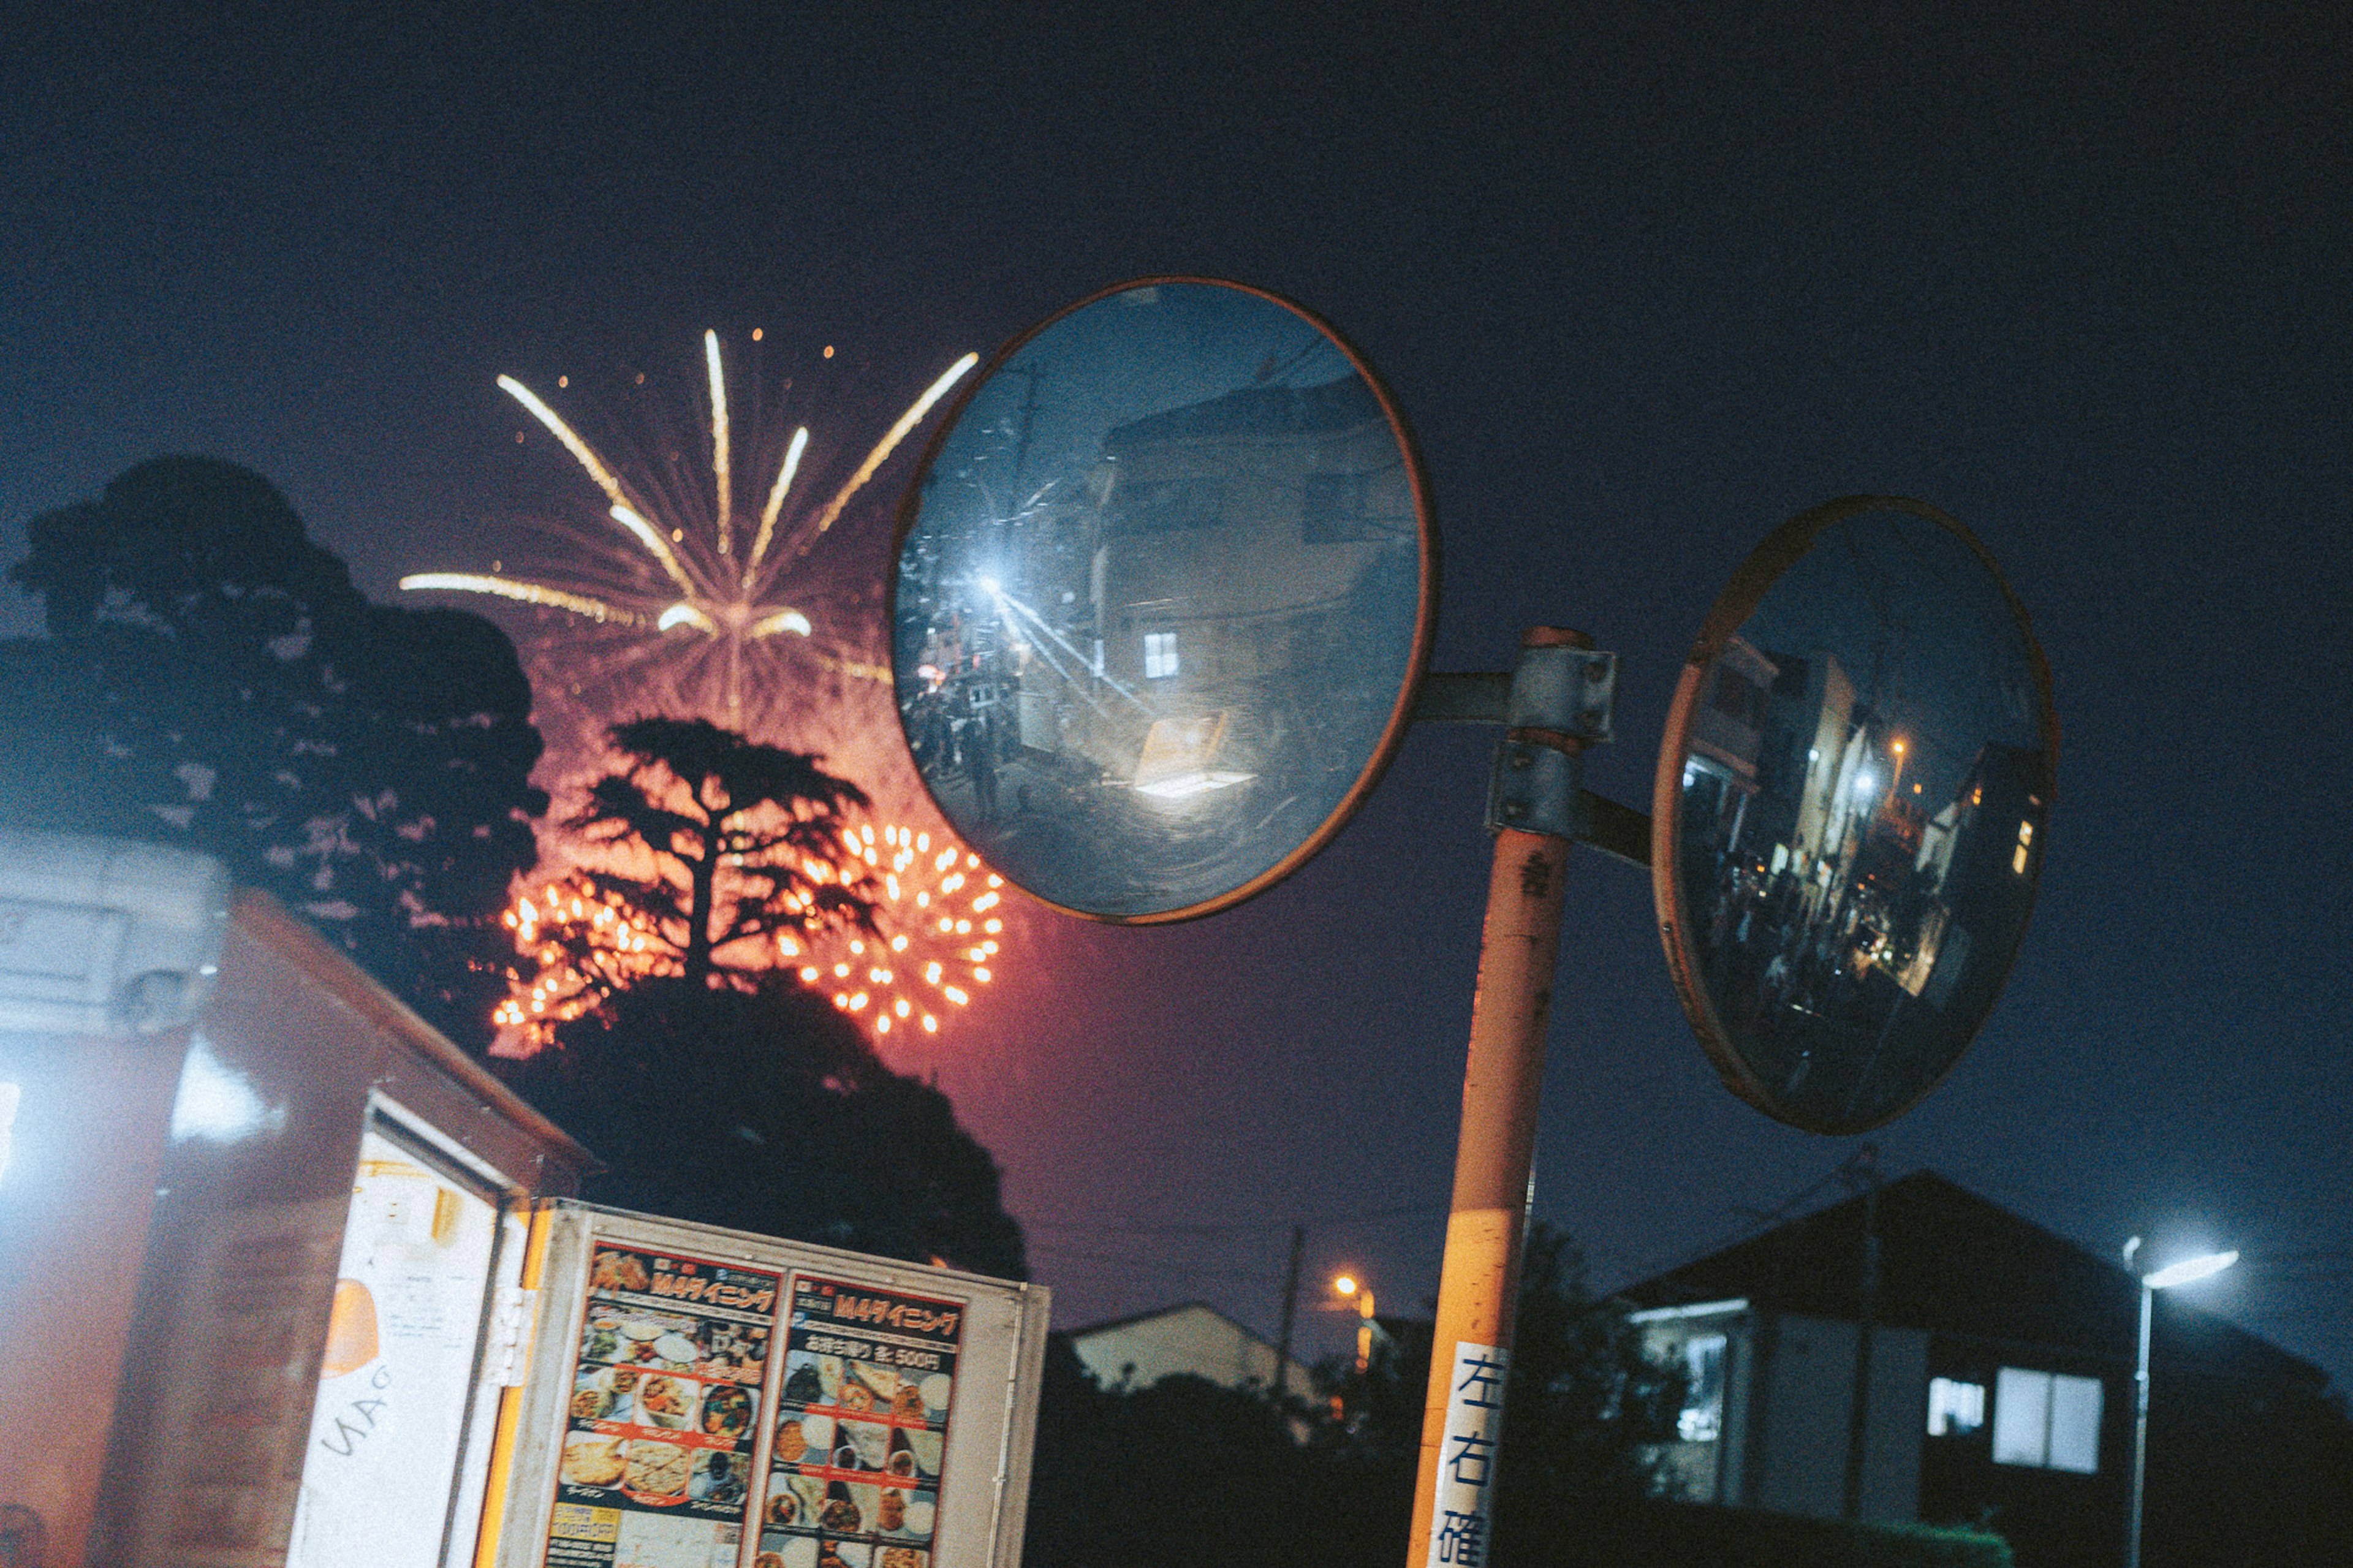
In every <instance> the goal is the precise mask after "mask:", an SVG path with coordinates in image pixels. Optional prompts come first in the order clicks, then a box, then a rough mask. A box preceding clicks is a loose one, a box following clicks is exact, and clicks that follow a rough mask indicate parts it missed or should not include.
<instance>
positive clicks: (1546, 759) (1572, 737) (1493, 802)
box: [1487, 628, 1618, 839]
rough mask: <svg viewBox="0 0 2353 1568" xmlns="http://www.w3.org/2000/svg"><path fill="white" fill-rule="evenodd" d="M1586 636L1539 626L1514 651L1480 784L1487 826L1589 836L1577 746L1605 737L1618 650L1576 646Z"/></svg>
mask: <svg viewBox="0 0 2353 1568" xmlns="http://www.w3.org/2000/svg"><path fill="white" fill-rule="evenodd" d="M1589 640H1590V639H1588V638H1586V637H1583V636H1581V635H1580V634H1577V633H1571V632H1558V631H1554V630H1552V629H1550V628H1539V629H1537V630H1535V631H1532V632H1531V633H1530V634H1529V636H1528V639H1527V644H1526V646H1524V647H1522V648H1521V649H1520V658H1519V663H1518V665H1517V667H1516V668H1514V670H1513V672H1512V683H1511V686H1510V688H1509V690H1508V691H1507V692H1506V694H1505V700H1504V712H1503V714H1502V718H1503V721H1504V724H1505V725H1507V726H1508V729H1507V730H1506V731H1505V733H1504V743H1503V744H1502V745H1501V746H1500V747H1498V748H1497V749H1496V752H1495V767H1494V771H1493V773H1492V774H1491V775H1490V777H1489V780H1488V785H1487V826H1488V827H1489V828H1490V829H1491V830H1493V831H1498V832H1500V831H1501V830H1503V829H1504V828H1506V827H1509V828H1515V829H1517V830H1519V831H1521V832H1524V833H1542V834H1546V835H1547V836H1549V837H1556V838H1568V839H1590V838H1591V837H1592V826H1593V815H1594V814H1593V812H1592V810H1591V808H1590V807H1589V806H1588V804H1587V803H1588V796H1587V795H1586V792H1585V758H1584V752H1585V748H1586V747H1587V746H1589V745H1594V744H1597V743H1599V742H1605V741H1608V740H1609V737H1610V718H1611V710H1612V708H1613V706H1614V699H1615V697H1616V695H1617V689H1618V656H1617V655H1616V654H1614V653H1599V652H1596V651H1595V650H1594V649H1592V648H1591V647H1584V646H1580V645H1582V644H1584V643H1586V642H1588V641H1589Z"/></svg>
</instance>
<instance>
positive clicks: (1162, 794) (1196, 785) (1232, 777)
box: [1135, 773, 1258, 800]
mask: <svg viewBox="0 0 2353 1568" xmlns="http://www.w3.org/2000/svg"><path fill="white" fill-rule="evenodd" d="M1257 776H1258V775H1257V774H1255V773H1178V774H1177V775H1176V777H1174V778H1166V779H1156V780H1155V781H1154V782H1152V783H1151V784H1137V785H1136V786H1135V793H1136V794H1138V795H1150V796H1152V797H1153V798H1154V799H1155V800H1183V799H1185V798H1186V797H1187V796H1188V795H1202V794H1205V793H1207V792H1208V791H1209V790H1213V789H1229V788H1231V787H1232V786H1233V785H1235V784H1248V783H1249V782H1250V780H1251V779H1253V778H1256V777H1257Z"/></svg>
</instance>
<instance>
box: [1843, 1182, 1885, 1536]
mask: <svg viewBox="0 0 2353 1568" xmlns="http://www.w3.org/2000/svg"><path fill="white" fill-rule="evenodd" d="M1848 1173H1849V1175H1850V1178H1851V1179H1854V1178H1859V1179H1860V1180H1861V1181H1862V1184H1863V1186H1862V1279H1859V1280H1858V1281H1857V1282H1856V1283H1857V1287H1858V1295H1859V1297H1860V1300H1861V1309H1860V1310H1859V1312H1858V1313H1857V1319H1856V1322H1855V1326H1854V1328H1855V1332H1854V1391H1853V1394H1852V1398H1851V1399H1850V1400H1849V1401H1848V1404H1847V1415H1846V1517H1847V1518H1849V1519H1861V1518H1862V1465H1863V1458H1864V1452H1865V1450H1866V1448H1867V1447H1869V1444H1870V1440H1871V1338H1872V1331H1873V1328H1875V1327H1876V1325H1877V1321H1878V1318H1879V1174H1880V1173H1879V1145H1878V1144H1876V1143H1865V1144H1864V1145H1863V1146H1862V1150H1861V1151H1860V1152H1857V1153H1856V1155H1855V1157H1854V1161H1853V1163H1852V1164H1851V1165H1849V1166H1848Z"/></svg>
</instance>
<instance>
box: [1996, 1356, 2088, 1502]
mask: <svg viewBox="0 0 2353 1568" xmlns="http://www.w3.org/2000/svg"><path fill="white" fill-rule="evenodd" d="M2101 1397H2102V1389H2101V1387H2100V1380H2099V1379H2098V1378H2096V1377H2068V1376H2065V1375H2064V1374H2060V1373H2048V1372H2030V1371H2027V1370H2025V1369H2023V1368H2021V1367H2014V1366H2006V1367H2003V1368H2002V1369H2001V1372H2000V1374H1999V1375H1998V1376H1997V1377H1996V1378H1995V1380H1994V1400H1993V1462H1994V1463H1995V1464H1997V1465H2023V1466H2031V1467H2033V1468H2040V1469H2048V1470H2069V1471H2073V1473H2074V1474H2076V1475H2079V1476H2090V1475H2096V1474H2098V1473H2099V1468H2100V1406H2101Z"/></svg>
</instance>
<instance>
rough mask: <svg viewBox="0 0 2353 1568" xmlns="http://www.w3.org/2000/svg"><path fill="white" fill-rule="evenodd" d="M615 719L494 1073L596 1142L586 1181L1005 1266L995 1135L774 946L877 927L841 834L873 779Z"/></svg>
mask: <svg viewBox="0 0 2353 1568" xmlns="http://www.w3.org/2000/svg"><path fill="white" fill-rule="evenodd" d="M607 739H608V740H609V741H610V742H611V744H612V747H613V749H614V751H615V752H617V753H618V756H619V759H620V762H621V764H622V765H621V766H620V767H619V768H617V770H615V771H613V772H611V773H607V774H605V775H604V776H603V777H601V778H599V779H597V780H596V782H595V783H594V784H591V785H590V786H589V787H588V790H587V795H586V804H585V805H583V806H581V808H580V809H579V810H577V811H576V812H575V813H574V814H573V815H572V816H571V817H570V818H569V820H568V822H567V826H569V827H571V828H572V829H573V830H574V831H575V833H576V834H578V835H579V836H580V837H581V840H582V842H583V850H584V853H583V854H582V856H581V858H583V859H584V860H585V861H586V862H587V864H586V865H585V866H584V867H583V868H581V869H580V870H578V871H576V872H575V873H574V874H572V875H571V876H569V877H567V878H565V879H563V880H562V881H561V882H560V883H557V884H555V885H554V887H553V888H552V889H551V888H543V889H539V890H538V891H536V892H534V893H532V894H527V895H525V898H524V900H522V903H523V905H525V906H528V910H529V912H528V914H527V915H526V913H525V910H524V909H522V908H519V909H518V910H517V911H516V914H517V921H516V925H517V931H516V938H517V946H518V949H519V951H520V952H521V953H522V956H523V958H524V960H525V961H526V963H527V964H529V965H531V966H533V968H534V973H533V974H532V975H530V976H529V977H528V978H522V977H519V979H518V989H517V992H516V994H515V995H514V996H513V997H512V999H511V1000H510V1001H509V1002H508V1004H507V1005H505V1006H504V1007H503V1008H501V1022H502V1023H504V1024H505V1025H507V1026H509V1027H511V1028H512V1029H514V1030H516V1031H517V1032H518V1033H519V1034H520V1035H521V1037H522V1044H523V1045H524V1046H525V1047H532V1048H530V1049H529V1051H528V1054H527V1055H525V1056H523V1057H522V1058H521V1059H519V1060H514V1061H512V1062H510V1063H506V1064H502V1068H501V1070H503V1071H504V1072H505V1073H506V1075H507V1077H508V1078H509V1079H511V1080H512V1082H513V1083H514V1084H515V1085H516V1086H517V1087H518V1088H519V1089H522V1092H523V1093H524V1094H525V1095H526V1096H527V1097H528V1098H530V1099H531V1100H533V1103H535V1104H537V1105H538V1106H540V1107H541V1109H543V1110H546V1111H547V1112H548V1113H549V1114H550V1115H552V1116H554V1118H555V1119H556V1121H559V1122H560V1123H562V1124H563V1125H564V1127H565V1128H566V1129H567V1130H568V1131H571V1132H572V1133H573V1134H574V1136H575V1137H577V1138H579V1139H580V1140H581V1141H582V1142H585V1143H586V1144H587V1145H588V1146H589V1147H590V1148H591V1149H593V1150H595V1151H596V1153H597V1154H598V1156H599V1157H600V1158H602V1159H603V1160H604V1161H605V1162H606V1163H607V1170H605V1171H604V1172H603V1173H600V1174H597V1175H596V1176H592V1177H591V1178H589V1181H588V1184H587V1187H586V1191H587V1193H588V1194H589V1195H590V1196H592V1197H594V1198H596V1199H597V1200H598V1201H600V1202H606V1203H612V1204H617V1205H620V1206H622V1207H626V1208H638V1209H646V1210H650V1211H652V1212H655V1213H659V1214H666V1215H678V1216H680V1217H681V1218H685V1219H694V1220H702V1221H704V1222H706V1223H709V1224H713V1225H725V1226H734V1227H736V1228H738V1229H742V1230H752V1231H759V1232H764V1233H765V1234H768V1235H772V1236H786V1237H799V1238H801V1239H804V1240H808V1241H821V1242H826V1243H829V1244H831V1245H833V1246H837V1247H852V1248H855V1249H857V1250H860V1251H865V1252H874V1253H881V1254H882V1255H884V1256H887V1257H893V1258H908V1259H910V1260H912V1261H914V1262H919V1263H920V1262H925V1261H928V1260H931V1259H934V1258H938V1259H943V1260H944V1261H947V1262H950V1263H953V1264H955V1265H956V1266H958V1267H960V1268H971V1269H976V1270H978V1271H979V1272H982V1273H987V1274H997V1275H1011V1276H1017V1277H1018V1275H1020V1274H1021V1273H1022V1272H1023V1269H1024V1260H1023V1258H1022V1248H1021V1232H1020V1229H1019V1227H1018V1226H1017V1225H1015V1223H1014V1222H1013V1220H1012V1219H1011V1218H1010V1217H1009V1216H1008V1215H1006V1213H1005V1211H1004V1209H1003V1207H1002V1205H1001V1204H1000V1202H999V1191H998V1186H999V1178H998V1174H997V1166H996V1164H995V1163H994V1162H992V1161H991V1160H990V1159H989V1157H988V1153H987V1151H986V1150H984V1149H982V1148H981V1147H980V1145H979V1144H978V1143H976V1142H974V1141H973V1139H972V1138H971V1136H970V1135H969V1134H967V1133H966V1132H965V1131H964V1130H963V1129H962V1128H960V1127H958V1126H957V1125H956V1121H955V1113H954V1111H953V1110H952V1109H951V1108H950V1106H949V1104H948V1102H947V1099H946V1097H945V1096H944V1095H942V1094H941V1093H940V1092H939V1091H938V1090H937V1089H933V1088H931V1087H929V1086H927V1085H925V1084H923V1083H921V1082H919V1081H917V1080H916V1079H911V1078H907V1077H904V1076H902V1075H901V1074H898V1073H895V1072H892V1070H891V1068H889V1066H888V1065H887V1064H885V1063H884V1062H883V1061H882V1060H881V1058H879V1057H878V1056H877V1055H876V1054H875V1053H874V1051H873V1049H872V1047H871V1046H870V1045H869V1044H868V1043H867V1040H866V1037H865V1036H864V1034H863V1033H862V1032H861V1031H860V1028H859V1026H858V1025H857V1023H856V1022H855V1021H854V1020H852V1019H851V1018H850V1017H849V1016H848V1015H846V1014H845V1013H843V1012H842V1011H841V1010H840V1009H839V1008H837V1007H836V1006H835V1005H834V1004H833V1002H832V1001H831V1000H830V999H829V998H828V997H825V996H822V995H820V994H818V993H816V992H814V991H812V990H809V989H808V988H807V987H806V986H804V985H803V984H801V983H800V980H799V979H798V976H797V969H796V967H795V965H794V964H793V963H791V962H789V961H788V960H789V957H790V955H789V954H788V953H787V951H786V944H787V943H789V942H797V941H806V940H807V938H808V937H809V936H811V935H812V934H814V933H816V932H818V931H821V930H824V929H828V928H840V927H849V928H853V929H857V930H862V931H872V930H873V929H874V902H873V900H872V899H871V897H869V896H868V894H867V893H866V892H865V891H864V890H863V889H864V886H865V881H864V872H865V869H866V868H865V865H864V862H863V861H862V860H861V859H860V858H858V857H856V856H855V855H853V854H852V853H850V851H849V841H848V838H847V832H848V827H849V823H848V819H847V814H848V813H849V812H851V811H854V810H856V809H858V808H860V807H862V806H863V805H865V804H866V796H865V795H864V794H863V793H862V792H861V791H860V789H859V788H858V786H857V785H855V784H851V783H850V782H849V780H847V779H843V778H839V777H836V776H835V775H833V774H831V773H827V772H826V771H825V770H824V769H823V768H822V767H820V766H819V765H818V758H816V757H814V756H810V755H807V754H806V753H802V752H790V751H786V750H783V749H781V748H778V747H775V746H765V745H760V744H757V743H755V742H751V741H748V740H746V739H745V738H744V737H743V736H742V735H739V734H736V733H734V732H733V731H728V730H723V729H721V728H720V727H718V726H717V725H714V724H712V723H710V722H708V721H703V720H700V719H664V718H649V719H635V720H631V721H628V722H627V723H623V724H617V725H615V726H614V727H613V728H612V730H611V731H609V732H608V734H607ZM541 906H545V907H541ZM795 951H796V952H797V949H796V950H795Z"/></svg>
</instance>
